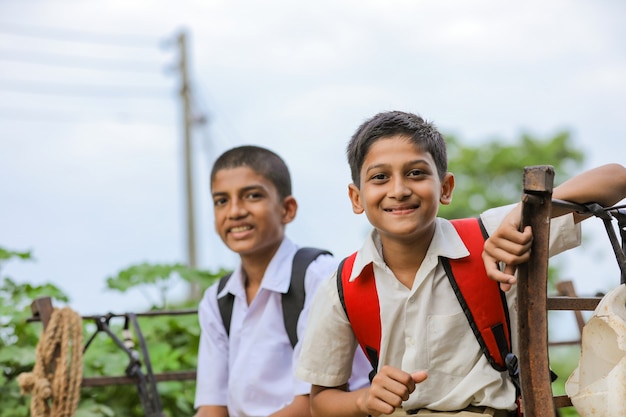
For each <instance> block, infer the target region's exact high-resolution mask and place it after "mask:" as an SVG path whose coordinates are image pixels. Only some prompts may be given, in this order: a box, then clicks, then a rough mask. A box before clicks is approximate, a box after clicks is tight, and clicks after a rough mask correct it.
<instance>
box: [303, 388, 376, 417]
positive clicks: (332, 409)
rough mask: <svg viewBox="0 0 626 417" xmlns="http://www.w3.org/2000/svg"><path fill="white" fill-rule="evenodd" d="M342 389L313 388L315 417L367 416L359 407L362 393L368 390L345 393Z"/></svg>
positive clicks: (312, 402)
mask: <svg viewBox="0 0 626 417" xmlns="http://www.w3.org/2000/svg"><path fill="white" fill-rule="evenodd" d="M341 388H342V387H338V388H326V387H319V386H316V385H314V386H313V389H312V390H311V411H312V415H313V417H365V416H366V415H367V414H366V413H363V412H362V411H361V410H360V409H359V407H358V405H357V400H358V398H359V396H360V395H361V391H363V390H366V389H367V388H361V389H359V390H356V391H345V390H344V389H341Z"/></svg>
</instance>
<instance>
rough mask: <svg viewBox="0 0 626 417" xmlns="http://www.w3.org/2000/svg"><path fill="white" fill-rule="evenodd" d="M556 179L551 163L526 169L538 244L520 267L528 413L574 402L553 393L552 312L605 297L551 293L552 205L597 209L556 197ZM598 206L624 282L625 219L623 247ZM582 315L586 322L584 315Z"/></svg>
mask: <svg viewBox="0 0 626 417" xmlns="http://www.w3.org/2000/svg"><path fill="white" fill-rule="evenodd" d="M553 181H554V171H553V168H552V167H550V166H535V167H528V168H526V169H525V170H524V179H523V186H524V193H523V195H522V226H525V225H530V226H531V227H532V230H533V245H532V252H531V257H530V260H529V261H528V262H527V263H526V264H524V265H520V267H519V271H518V284H517V286H518V289H517V291H518V310H519V324H518V336H519V366H520V369H519V373H520V380H521V381H520V382H521V384H520V385H521V392H522V404H523V410H524V413H525V415H526V416H531V417H555V416H556V415H558V409H559V408H562V407H567V406H571V405H572V404H571V401H570V399H569V398H568V397H567V396H565V395H561V396H555V395H553V391H552V381H551V375H550V366H549V354H548V345H549V343H548V322H547V315H548V311H549V310H572V311H574V312H580V311H583V310H588V311H593V310H594V309H595V308H596V306H597V305H598V303H599V301H600V298H599V297H593V298H583V297H571V296H569V297H568V296H558V297H548V296H547V282H548V280H547V277H548V242H549V227H550V217H551V216H550V214H551V211H552V206H553V205H559V206H560V207H565V208H567V209H569V210H570V211H580V212H589V211H590V210H591V212H593V211H594V208H593V207H591V208H590V207H589V206H581V205H576V204H572V203H568V202H564V201H559V200H553V199H552V187H553ZM595 209H596V211H595V212H593V214H594V215H596V216H598V217H600V218H602V220H603V221H604V223H605V227H606V230H607V233H608V235H609V238H610V240H611V243H612V245H613V250H614V252H615V256H616V258H617V261H618V265H619V267H620V271H621V282H622V283H624V280H625V277H626V256H624V246H623V244H624V225H623V223H624V221H625V219H623V218H621V219H620V218H619V217H618V225H619V226H620V227H619V229H620V231H621V238H622V245H621V246H620V244H619V242H618V238H617V236H616V234H615V231H614V229H613V226H612V224H611V220H612V219H611V218H609V217H610V216H608V214H607V212H603V211H602V210H600V207H599V206H598V207H595ZM617 212H618V213H621V212H619V211H617ZM622 214H623V213H622ZM624 217H626V215H624ZM577 317H578V320H579V325H580V320H581V318H580V317H581V316H580V315H578V316H577Z"/></svg>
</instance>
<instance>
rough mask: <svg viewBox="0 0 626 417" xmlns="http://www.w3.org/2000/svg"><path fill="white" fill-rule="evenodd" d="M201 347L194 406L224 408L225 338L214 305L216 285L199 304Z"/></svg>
mask: <svg viewBox="0 0 626 417" xmlns="http://www.w3.org/2000/svg"><path fill="white" fill-rule="evenodd" d="M198 320H199V322H200V345H199V347H198V366H197V372H196V396H195V403H194V405H195V407H196V408H198V407H200V406H203V405H223V406H225V405H226V402H227V399H228V335H227V334H226V330H225V329H224V323H223V322H222V317H221V315H220V313H219V308H218V306H217V284H214V285H212V286H210V287H209V288H208V289H207V290H206V291H205V292H204V296H203V297H202V300H201V301H200V304H199V305H198Z"/></svg>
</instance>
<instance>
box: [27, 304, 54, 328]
mask: <svg viewBox="0 0 626 417" xmlns="http://www.w3.org/2000/svg"><path fill="white" fill-rule="evenodd" d="M30 311H32V313H33V317H39V320H41V324H43V328H44V329H45V328H46V327H47V326H48V323H49V322H50V318H51V317H52V311H53V307H52V298H50V297H40V298H36V299H35V300H33V302H32V303H30Z"/></svg>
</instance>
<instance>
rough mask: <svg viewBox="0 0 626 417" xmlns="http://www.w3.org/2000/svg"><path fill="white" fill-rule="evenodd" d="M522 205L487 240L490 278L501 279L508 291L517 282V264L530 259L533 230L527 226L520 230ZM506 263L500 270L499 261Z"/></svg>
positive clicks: (486, 268) (504, 288) (485, 251)
mask: <svg viewBox="0 0 626 417" xmlns="http://www.w3.org/2000/svg"><path fill="white" fill-rule="evenodd" d="M520 224H521V206H520V205H518V206H516V207H515V208H514V209H513V210H511V212H509V214H508V215H507V216H506V217H505V218H504V219H503V220H502V223H500V226H498V228H497V229H496V231H495V232H494V233H493V234H492V235H491V236H489V238H488V239H487V240H486V241H485V246H484V249H483V262H484V263H485V270H486V271H487V276H489V278H491V279H493V280H496V281H499V282H500V288H502V290H503V291H508V290H509V289H510V288H511V285H512V284H515V283H516V282H517V278H516V277H515V270H516V265H518V264H520V263H523V262H526V261H528V259H529V258H530V247H531V244H532V239H533V235H532V230H531V228H530V226H526V227H525V228H524V230H523V231H522V232H520V230H519V229H520ZM500 262H502V263H504V265H505V267H504V270H502V271H501V270H500V268H499V263H500Z"/></svg>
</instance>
